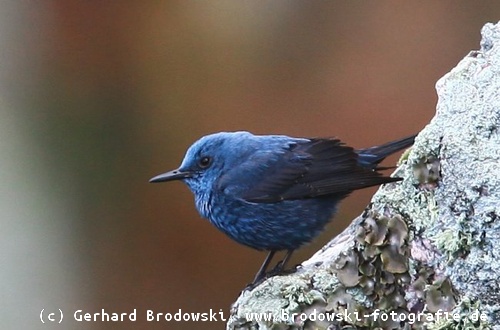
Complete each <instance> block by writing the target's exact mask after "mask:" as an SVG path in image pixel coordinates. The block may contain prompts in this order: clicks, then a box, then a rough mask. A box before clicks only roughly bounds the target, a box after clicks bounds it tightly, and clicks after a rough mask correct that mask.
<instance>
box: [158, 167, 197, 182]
mask: <svg viewBox="0 0 500 330" xmlns="http://www.w3.org/2000/svg"><path fill="white" fill-rule="evenodd" d="M192 174H193V173H191V172H187V171H184V172H183V171H181V170H179V169H177V170H173V171H170V172H166V173H163V174H160V175H157V176H155V177H154V178H152V179H151V180H149V182H151V183H156V182H165V181H173V180H182V179H185V178H189V177H191V175H192Z"/></svg>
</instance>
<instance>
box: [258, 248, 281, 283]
mask: <svg viewBox="0 0 500 330" xmlns="http://www.w3.org/2000/svg"><path fill="white" fill-rule="evenodd" d="M275 253H276V251H275V250H271V251H269V254H268V255H267V257H266V259H265V260H264V263H263V264H262V266H260V269H259V271H258V272H257V275H255V279H254V280H253V284H255V283H257V282H258V281H260V280H261V279H262V278H263V277H264V276H265V275H266V269H267V266H269V263H271V260H272V259H273V257H274V254H275Z"/></svg>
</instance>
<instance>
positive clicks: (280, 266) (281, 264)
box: [270, 250, 294, 274]
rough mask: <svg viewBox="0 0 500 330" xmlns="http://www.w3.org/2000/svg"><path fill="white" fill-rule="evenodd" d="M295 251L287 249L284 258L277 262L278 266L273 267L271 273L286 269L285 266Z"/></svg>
mask: <svg viewBox="0 0 500 330" xmlns="http://www.w3.org/2000/svg"><path fill="white" fill-rule="evenodd" d="M293 251H294V250H287V251H286V254H285V257H284V258H283V260H281V261H280V262H278V263H277V264H276V266H275V267H274V268H273V270H271V271H270V273H273V274H279V273H281V272H282V271H283V270H284V269H285V266H286V263H287V262H288V260H290V257H291V256H292V253H293Z"/></svg>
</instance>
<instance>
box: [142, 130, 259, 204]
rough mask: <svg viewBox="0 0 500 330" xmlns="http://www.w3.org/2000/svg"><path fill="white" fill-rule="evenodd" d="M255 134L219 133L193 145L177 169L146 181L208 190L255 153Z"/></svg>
mask: <svg viewBox="0 0 500 330" xmlns="http://www.w3.org/2000/svg"><path fill="white" fill-rule="evenodd" d="M255 147H256V140H255V135H253V134H251V133H248V132H221V133H215V134H211V135H207V136H204V137H202V138H201V139H199V140H198V141H196V142H195V143H193V145H191V147H189V149H188V150H187V152H186V155H185V156H184V159H183V161H182V164H181V166H179V168H178V169H176V170H173V171H169V172H166V173H163V174H160V175H158V176H155V177H154V178H152V179H151V180H150V181H149V182H166V181H173V180H181V181H183V182H185V183H186V184H187V185H188V186H189V188H190V189H191V191H193V193H195V194H197V193H203V192H205V191H206V190H207V189H212V187H213V185H214V183H215V182H216V180H217V179H218V178H219V177H220V176H222V175H224V173H226V172H227V171H228V170H229V169H231V168H233V167H234V166H236V165H237V164H238V163H239V162H241V161H242V160H243V159H245V156H246V155H247V154H248V153H251V152H252V151H253V150H255Z"/></svg>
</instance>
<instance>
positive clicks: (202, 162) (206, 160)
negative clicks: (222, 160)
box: [198, 156, 212, 168]
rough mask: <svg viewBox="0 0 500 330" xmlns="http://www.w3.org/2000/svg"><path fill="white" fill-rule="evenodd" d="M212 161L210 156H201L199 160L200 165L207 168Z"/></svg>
mask: <svg viewBox="0 0 500 330" xmlns="http://www.w3.org/2000/svg"><path fill="white" fill-rule="evenodd" d="M210 163H212V158H210V157H207V156H205V157H201V158H200V160H199V161H198V165H199V166H200V167H201V168H207V167H209V166H210Z"/></svg>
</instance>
